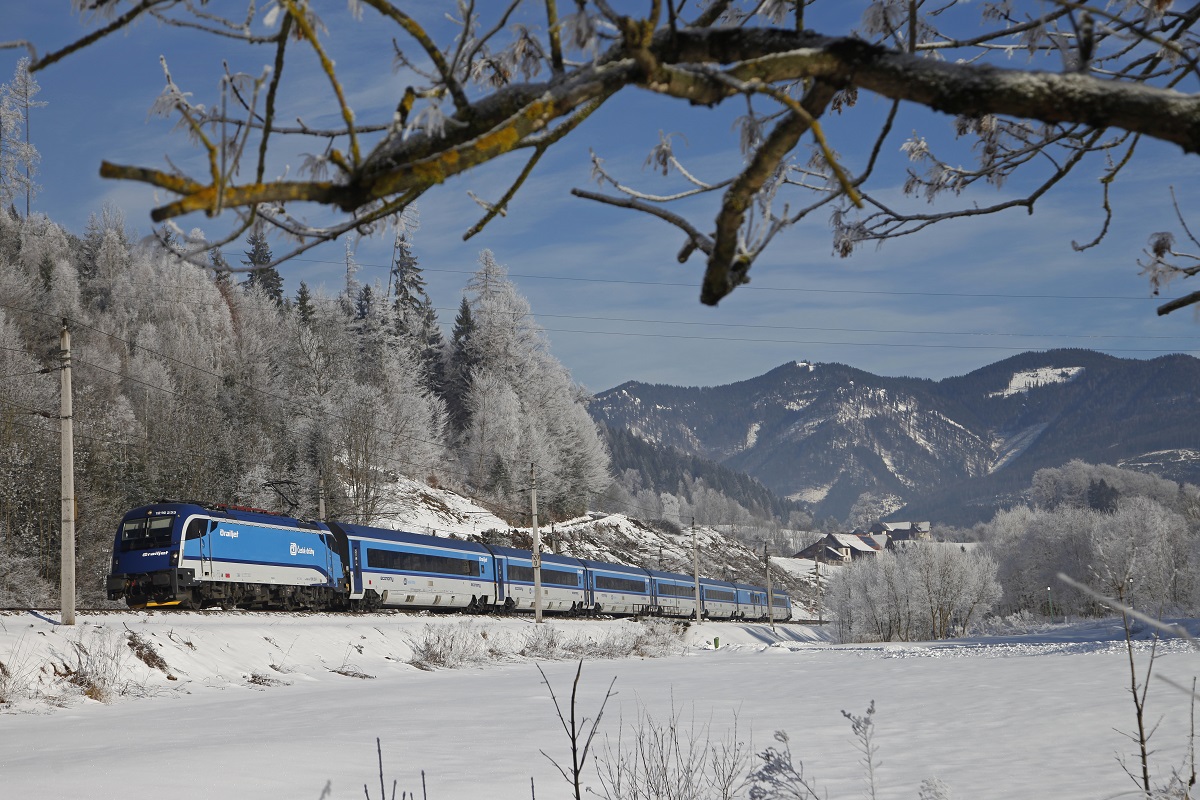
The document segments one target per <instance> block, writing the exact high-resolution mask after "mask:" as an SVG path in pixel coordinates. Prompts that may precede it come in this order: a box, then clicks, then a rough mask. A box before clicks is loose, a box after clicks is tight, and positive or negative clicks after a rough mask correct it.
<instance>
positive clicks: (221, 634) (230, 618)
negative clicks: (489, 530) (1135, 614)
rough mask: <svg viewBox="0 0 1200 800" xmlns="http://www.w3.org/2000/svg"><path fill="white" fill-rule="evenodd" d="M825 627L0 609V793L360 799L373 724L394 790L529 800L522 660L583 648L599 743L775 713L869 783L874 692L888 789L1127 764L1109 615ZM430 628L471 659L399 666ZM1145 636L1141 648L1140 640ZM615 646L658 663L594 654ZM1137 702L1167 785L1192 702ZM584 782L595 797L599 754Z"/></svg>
mask: <svg viewBox="0 0 1200 800" xmlns="http://www.w3.org/2000/svg"><path fill="white" fill-rule="evenodd" d="M718 638H719V640H720V647H719V648H717V647H715V645H716V640H717V639H718ZM826 639H827V637H826V635H825V633H824V631H822V630H820V629H815V628H808V627H802V626H790V625H781V626H777V631H776V632H775V633H772V632H771V630H770V628H769V627H768V626H765V625H730V624H722V623H707V624H703V625H699V626H692V627H690V628H688V629H687V630H686V631H684V632H683V633H682V636H680V637H674V636H670V635H666V631H664V630H663V628H662V627H659V628H650V629H649V632H648V631H647V628H646V627H645V626H643V625H641V624H639V623H635V622H629V621H624V622H621V621H599V622H583V621H553V622H550V623H548V624H547V625H544V626H535V625H534V624H533V623H532V621H531V620H528V619H520V618H518V619H511V618H510V619H486V618H485V619H479V618H464V617H459V616H419V615H401V614H375V615H357V616H337V615H287V614H264V613H248V612H247V613H234V614H219V613H186V612H181V613H163V612H159V613H153V614H151V613H133V612H122V613H113V614H100V615H88V614H84V615H80V617H79V624H78V625H77V626H75V629H74V630H71V629H67V628H65V627H63V626H58V625H55V624H54V621H53V619H50V618H47V617H42V616H38V615H35V614H7V615H2V616H0V661H3V662H4V664H5V671H6V673H7V675H8V677H7V678H5V679H4V680H5V681H7V685H8V686H9V687H10V688H11V687H13V686H16V685H18V684H19V682H20V680H22V678H21V676H25V677H24V679H25V680H26V684H27V686H28V687H31V688H30V690H29V691H28V692H26V694H27V695H28V696H26V697H23V698H19V699H17V700H16V701H15V702H14V703H12V704H11V705H9V706H7V710H8V711H10V712H15V713H6V714H3V715H0V786H2V787H3V792H0V795H2V796H12V797H27V796H41V795H44V794H53V795H55V796H86V797H90V798H101V799H103V798H125V797H128V796H129V794H130V792H131V791H134V790H136V792H135V793H138V794H143V793H146V792H155V793H157V792H159V791H162V792H169V794H170V795H171V796H172V797H174V798H182V799H183V800H188V798H206V799H207V798H222V797H242V796H279V797H307V798H313V799H314V800H315V798H318V797H322V798H330V799H337V800H341V799H343V798H361V797H363V785H364V784H368V785H369V786H371V787H372V788H371V797H372V798H374V797H377V795H378V791H379V789H378V787H379V777H378V774H377V770H378V768H377V762H376V758H377V756H376V753H375V738H376V737H379V738H380V739H381V740H382V754H383V762H384V768H383V769H384V774H385V778H386V783H387V785H388V793H389V794H390V790H391V789H390V787H391V783H392V780H393V779H396V780H397V781H398V782H399V789H398V791H397V794H396V796H397V797H399V796H400V793H401V792H402V791H406V790H407V791H410V792H412V791H416V792H422V791H423V790H422V784H421V782H422V771H424V779H425V782H426V790H425V791H427V793H428V797H429V798H430V800H457V798H475V797H485V796H486V797H489V798H498V799H499V800H507V799H508V798H512V800H517V798H529V797H530V779H531V778H532V779H533V780H534V783H535V786H536V795H537V796H538V797H541V798H554V797H566V796H569V794H570V793H569V791H568V787H567V786H566V784H565V783H563V781H562V778H561V776H559V775H558V773H557V771H556V770H555V768H554V767H553V765H552V764H551V763H550V762H549V761H548V760H547V758H546V757H545V756H543V755H542V754H541V753H542V751H544V752H545V753H546V754H549V755H550V756H553V757H554V758H556V759H558V760H559V761H560V763H566V762H569V760H570V754H569V750H568V746H567V742H566V740H565V737H564V735H563V732H562V728H561V726H560V723H559V721H558V719H557V717H556V716H555V711H554V706H553V703H552V701H551V699H550V696H549V693H548V690H547V687H546V686H545V685H543V684H542V676H541V675H540V674H539V673H538V670H537V666H536V665H535V663H534V662H535V661H536V662H537V664H538V665H540V666H541V667H542V669H544V670H545V674H546V676H547V678H548V679H549V681H550V683H551V685H552V687H553V688H554V690H555V691H556V693H557V695H558V698H559V700H560V702H564V703H565V702H566V699H567V698H568V697H569V696H570V690H571V681H572V679H573V677H574V671H575V664H574V663H573V659H574V658H576V657H577V655H578V654H582V655H583V656H584V658H585V659H586V663H585V664H584V667H583V677H582V680H581V682H580V687H579V711H580V714H582V715H586V716H588V717H594V716H595V714H596V711H597V709H598V707H599V705H600V702H601V701H602V700H603V698H604V694H605V691H606V689H607V688H608V686H609V683H610V681H612V680H613V678H614V676H615V678H616V683H615V686H614V691H615V692H616V695H615V696H614V697H612V698H611V699H610V700H609V702H608V707H607V709H606V710H605V715H604V718H603V721H602V724H601V727H600V735H599V738H598V740H597V744H596V745H595V749H594V753H593V755H594V756H595V757H596V758H598V759H599V760H600V761H603V760H604V758H605V755H606V752H607V751H608V750H609V748H610V747H615V746H616V736H617V734H618V733H619V732H622V731H623V732H624V744H625V745H626V746H627V745H628V744H629V743H630V741H631V740H632V738H631V733H632V731H631V728H630V725H631V723H635V722H637V721H638V719H639V715H641V714H649V715H651V716H653V717H654V718H656V719H657V720H664V719H667V718H669V717H670V715H671V714H672V709H674V711H675V713H678V714H681V715H682V718H683V725H684V729H685V730H691V729H695V730H697V731H700V730H702V729H705V726H707V732H708V735H710V736H711V737H713V738H714V739H721V738H723V737H726V736H727V735H728V736H732V735H733V729H734V726H735V725H736V729H737V739H739V740H742V741H746V742H748V743H751V744H752V749H753V751H755V752H761V751H762V750H763V749H764V748H766V747H768V746H778V743H777V742H775V741H774V740H773V739H772V734H773V732H774V731H776V730H786V731H787V732H788V734H789V737H790V747H791V751H792V753H793V754H794V756H795V759H796V761H797V762H799V761H800V760H803V762H804V767H805V773H806V775H809V776H812V777H813V778H815V780H816V783H817V786H818V787H819V788H820V789H821V790H822V792H828V796H829V797H830V798H843V797H856V796H861V794H862V791H863V784H862V777H863V771H862V768H861V767H860V765H859V760H860V754H859V753H858V752H857V751H856V750H855V749H854V742H853V738H852V735H851V732H850V728H849V723H848V722H847V720H846V719H844V718H843V716H842V714H841V711H843V710H846V711H850V712H852V713H855V714H859V715H861V714H863V713H864V712H865V710H866V708H867V706H868V704H869V703H871V701H875V703H876V708H877V713H876V715H875V731H876V738H875V745H876V746H877V748H878V757H877V758H878V762H879V766H878V769H877V772H876V775H877V783H878V786H879V791H878V796H879V797H880V798H881V799H882V798H914V799H915V798H917V797H918V792H919V790H920V787H921V784H922V781H924V780H926V779H929V778H935V777H936V778H938V779H940V780H941V781H943V782H944V783H945V785H946V786H948V787H949V790H950V792H951V795H950V796H953V797H958V798H965V797H1055V798H1096V797H1105V796H1111V795H1114V794H1116V793H1117V792H1119V791H1123V790H1126V789H1128V788H1130V785H1129V783H1128V778H1127V777H1126V776H1125V775H1124V774H1123V773H1122V772H1121V768H1120V766H1119V765H1118V763H1117V761H1116V758H1115V756H1116V755H1117V754H1125V755H1127V756H1129V757H1130V763H1131V764H1132V763H1134V760H1133V755H1134V748H1133V746H1132V745H1131V744H1130V742H1129V741H1128V740H1127V739H1125V738H1123V737H1122V735H1121V734H1120V733H1118V732H1117V731H1116V730H1114V729H1119V730H1121V731H1128V730H1131V729H1132V728H1133V727H1134V721H1133V717H1132V714H1131V710H1130V704H1129V700H1128V681H1129V673H1128V661H1127V658H1126V656H1125V653H1124V645H1123V642H1122V641H1121V637H1120V629H1119V627H1117V626H1115V625H1114V624H1113V623H1111V622H1103V623H1091V624H1086V625H1084V624H1080V625H1072V626H1056V627H1051V628H1046V629H1043V630H1041V631H1034V632H1031V633H1024V634H1021V635H1009V636H1004V637H980V638H976V639H969V640H957V641H953V642H945V643H925V644H897V643H892V644H884V645H835V644H832V643H830V642H828V641H827V640H826ZM585 640H587V641H588V642H591V643H590V644H585ZM431 643H432V644H438V643H440V644H441V646H443V647H444V648H457V650H456V651H455V652H456V653H457V654H458V655H457V656H456V657H457V658H458V659H459V660H460V661H461V662H463V663H464V664H465V666H464V667H463V668H460V669H435V670H433V671H428V670H427V669H421V668H418V667H417V666H414V665H413V664H412V663H410V662H412V661H414V660H416V661H420V660H422V658H424V657H427V656H429V655H430V654H431V653H434V652H435V651H436V647H431ZM130 644H134V648H131V647H130ZM1159 647H1160V653H1162V654H1163V655H1162V657H1161V658H1160V659H1159V661H1158V662H1157V665H1156V670H1157V671H1158V672H1159V673H1161V674H1163V675H1166V676H1168V677H1170V678H1171V679H1172V680H1174V681H1176V682H1178V683H1181V684H1184V685H1190V682H1191V677H1192V675H1194V674H1196V673H1200V658H1198V657H1197V654H1196V653H1195V652H1193V651H1192V650H1190V648H1189V647H1188V646H1187V645H1186V643H1184V642H1182V641H1179V640H1170V641H1167V642H1164V643H1161V644H1160V645H1159ZM135 648H136V649H137V650H139V651H140V652H141V653H142V656H144V657H145V659H144V660H139V657H138V656H137V654H136V653H135ZM1138 648H1139V655H1138V658H1139V659H1140V662H1141V663H1142V664H1143V665H1144V663H1145V660H1146V657H1147V652H1148V645H1147V643H1146V642H1139V643H1138ZM631 651H632V652H633V654H635V655H636V654H638V653H644V654H647V655H661V656H662V657H658V658H638V657H624V658H615V659H610V660H599V659H601V658H604V657H606V656H622V655H624V656H628V655H629V654H630V652H631ZM522 653H523V654H522ZM154 656H157V657H158V659H161V662H159V661H158V660H156V659H155V658H154ZM147 661H149V662H151V663H146V662H147ZM106 662H107V663H114V662H119V663H120V668H119V669H115V670H113V671H112V672H111V675H112V676H113V678H114V679H113V681H112V682H111V684H110V685H111V687H112V688H113V690H114V691H113V695H112V696H111V698H109V702H108V703H107V704H105V703H101V702H96V701H94V700H91V699H87V697H85V696H84V693H85V691H86V689H85V687H84V686H82V685H80V682H77V683H72V680H73V679H72V677H71V674H72V673H73V672H74V673H78V672H79V671H80V669H81V668H85V667H89V665H90V667H94V668H95V669H97V670H99V671H100V672H103V668H104V665H105V663H106ZM90 667H89V668H90ZM55 672H57V673H59V674H58V676H57V677H56V676H55ZM35 673H36V675H37V676H38V677H37V678H36V680H33V678H32V676H33V675H34V674H35ZM30 681H32V683H31V682H30ZM1149 716H1150V718H1151V719H1152V720H1156V721H1157V720H1161V723H1160V726H1159V728H1158V730H1157V732H1156V734H1155V739H1154V745H1155V749H1156V750H1157V754H1156V755H1155V759H1156V763H1157V764H1158V767H1157V768H1156V775H1157V776H1158V777H1159V778H1163V779H1165V777H1166V774H1167V772H1168V770H1169V769H1170V767H1172V766H1176V765H1179V764H1181V763H1182V759H1183V754H1184V752H1185V748H1186V745H1187V731H1188V726H1189V707H1188V703H1187V702H1186V700H1185V699H1184V698H1183V696H1182V695H1181V694H1179V693H1178V692H1177V691H1176V690H1174V689H1172V688H1171V687H1170V686H1168V685H1166V684H1164V683H1161V682H1159V681H1155V682H1154V683H1153V685H1152V687H1151V693H1150V708H1149ZM642 727H643V729H644V727H645V726H644V724H643V725H642ZM606 742H607V743H608V744H606ZM611 760H612V759H611V758H610V761H611ZM585 783H586V784H587V785H589V786H591V787H593V788H594V789H596V790H597V791H600V792H601V796H603V793H602V790H601V786H600V783H599V779H598V777H597V774H596V772H595V771H594V770H593V769H591V768H589V769H588V770H587V771H586V772H585ZM417 796H421V795H420V794H418V795H417Z"/></svg>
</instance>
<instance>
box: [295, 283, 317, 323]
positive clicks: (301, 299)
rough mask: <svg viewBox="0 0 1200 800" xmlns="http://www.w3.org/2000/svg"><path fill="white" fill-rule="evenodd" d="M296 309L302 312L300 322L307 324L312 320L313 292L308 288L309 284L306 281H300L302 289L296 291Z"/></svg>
mask: <svg viewBox="0 0 1200 800" xmlns="http://www.w3.org/2000/svg"><path fill="white" fill-rule="evenodd" d="M296 311H298V312H299V313H300V323H301V324H302V325H307V324H309V323H310V322H311V321H312V318H313V303H312V292H310V291H309V290H308V284H307V283H305V282H304V281H300V290H299V291H297V292H296Z"/></svg>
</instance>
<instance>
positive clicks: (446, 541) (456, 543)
mask: <svg viewBox="0 0 1200 800" xmlns="http://www.w3.org/2000/svg"><path fill="white" fill-rule="evenodd" d="M335 524H336V525H338V526H339V527H340V528H342V529H343V530H344V531H346V533H348V534H350V535H351V536H357V537H359V538H363V539H380V540H382V541H385V542H400V543H403V544H415V545H421V546H424V547H449V548H453V549H455V550H466V551H469V552H472V553H483V554H485V555H486V554H487V552H488V549H487V548H486V547H484V546H483V545H481V544H479V543H478V542H471V541H467V540H466V539H450V538H448V537H445V536H430V535H429V534H426V533H412V532H410V531H393V530H389V529H387V528H372V527H370V526H368V525H355V524H354V523H352V522H338V523H335Z"/></svg>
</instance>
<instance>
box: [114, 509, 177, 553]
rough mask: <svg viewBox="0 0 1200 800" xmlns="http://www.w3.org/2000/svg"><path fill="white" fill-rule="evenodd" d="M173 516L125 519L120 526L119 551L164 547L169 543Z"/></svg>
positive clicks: (173, 521)
mask: <svg viewBox="0 0 1200 800" xmlns="http://www.w3.org/2000/svg"><path fill="white" fill-rule="evenodd" d="M174 523H175V518H174V517H151V518H149V519H131V520H127V521H126V522H125V524H123V525H122V526H121V552H126V551H128V550H147V549H149V548H152V547H166V546H167V545H169V544H170V543H171V526H172V525H173V524H174Z"/></svg>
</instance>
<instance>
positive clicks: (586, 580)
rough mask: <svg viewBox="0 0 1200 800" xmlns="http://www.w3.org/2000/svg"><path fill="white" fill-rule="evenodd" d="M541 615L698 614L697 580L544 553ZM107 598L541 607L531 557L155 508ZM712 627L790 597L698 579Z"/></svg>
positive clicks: (432, 540) (183, 604) (135, 533)
mask: <svg viewBox="0 0 1200 800" xmlns="http://www.w3.org/2000/svg"><path fill="white" fill-rule="evenodd" d="M541 584H542V609H543V610H544V611H547V612H551V613H561V614H570V615H589V616H590V615H596V614H611V615H653V616H669V617H683V618H692V617H695V615H696V599H695V598H696V583H695V580H694V579H693V577H692V576H690V575H682V574H678V573H671V572H660V571H658V570H647V569H643V568H641V567H633V566H628V565H625V564H613V563H609V562H604V561H592V560H588V559H578V558H572V557H569V556H561V555H551V554H543V555H542V558H541ZM107 589H108V597H109V599H110V600H119V599H122V598H124V599H125V601H126V603H128V605H129V606H131V607H135V608H137V607H178V608H206V607H212V606H219V607H221V608H234V607H238V608H271V609H284V610H291V609H310V610H326V609H328V610H352V609H362V610H370V609H375V608H407V609H448V610H449V609H454V610H463V611H469V612H474V613H486V612H489V611H514V610H520V611H529V610H532V609H533V607H534V575H533V553H532V552H530V551H528V550H519V549H516V548H511V547H500V546H496V545H485V544H480V543H477V542H469V541H462V540H458V539H448V538H442V537H437V536H427V535H423V534H419V533H408V532H405V531H394V530H387V529H384V528H373V527H369V526H366V525H354V524H350V523H339V522H318V521H312V520H299V519H294V518H292V517H287V516H282V515H278V514H272V513H269V512H266V511H259V510H253V509H243V508H237V507H232V506H220V505H215V506H209V505H200V504H196V503H157V504H154V505H148V506H142V507H141V508H136V509H134V510H133V511H130V512H129V513H127V514H126V515H125V517H124V519H122V521H121V526H120V527H119V528H118V530H117V535H116V541H115V542H114V545H113V555H112V569H111V570H110V572H109V575H108V584H107ZM700 603H701V614H702V616H704V617H707V618H709V619H749V620H765V619H767V615H768V610H770V612H771V615H772V616H773V617H774V619H776V620H786V619H790V618H791V615H792V605H791V600H790V598H789V597H788V596H787V594H786V593H784V592H781V591H776V592H774V593H773V596H771V597H768V592H767V590H766V589H765V588H763V587H761V586H751V585H747V584H740V583H731V582H728V581H719V580H714V579H712V578H701V579H700Z"/></svg>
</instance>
